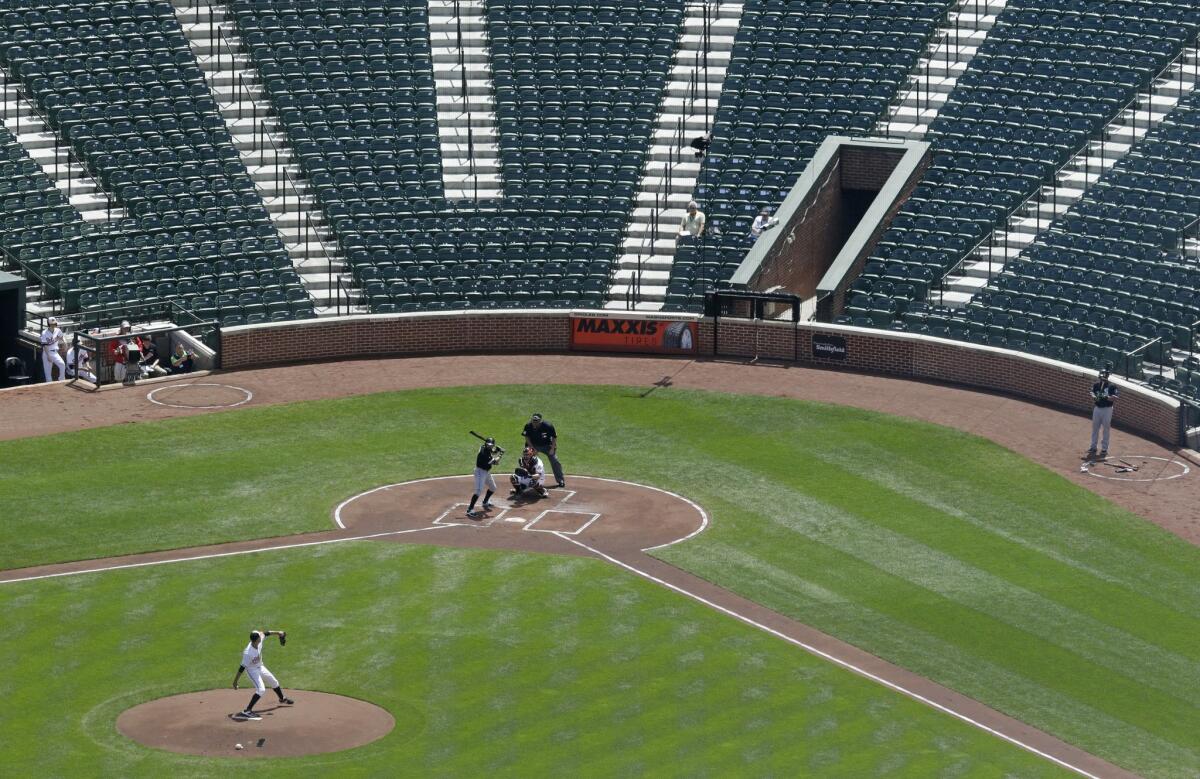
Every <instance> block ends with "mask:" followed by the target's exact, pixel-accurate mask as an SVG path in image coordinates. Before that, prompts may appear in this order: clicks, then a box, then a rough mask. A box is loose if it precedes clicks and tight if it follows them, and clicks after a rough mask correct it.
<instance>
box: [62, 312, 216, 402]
mask: <svg viewBox="0 0 1200 779" xmlns="http://www.w3.org/2000/svg"><path fill="white" fill-rule="evenodd" d="M134 339H137V341H135V340H134ZM148 341H152V342H153V343H154V345H155V347H156V349H157V352H158V355H159V360H158V366H157V367H156V366H151V365H143V364H142V363H141V360H142V357H143V356H144V355H143V352H142V350H141V348H137V349H135V348H133V347H134V345H135V343H138V342H140V343H143V344H144V343H146V342H148ZM220 343H221V333H220V325H219V324H218V323H217V322H215V321H208V322H205V321H198V322H196V323H194V324H186V325H184V324H167V323H164V324H162V325H148V326H142V327H139V328H138V329H136V330H134V331H133V332H130V333H120V332H115V333H114V332H102V331H96V330H93V331H91V332H88V331H86V330H76V331H75V332H74V333H72V334H71V349H70V350H69V352H68V355H69V358H70V359H69V364H68V366H67V370H68V372H69V374H70V375H71V377H72V378H71V379H70V382H69V384H70V386H73V387H77V388H80V389H86V390H92V391H95V390H98V389H100V387H102V386H104V385H106V384H113V383H123V384H126V385H131V384H134V383H136V382H138V381H140V380H144V379H151V378H157V377H161V376H167V375H180V374H182V373H183V371H181V370H176V369H175V368H174V367H173V366H172V365H171V355H172V354H173V353H174V352H175V350H176V346H177V345H180V344H182V345H183V347H184V352H185V353H186V354H187V355H188V356H189V358H190V360H191V362H190V369H189V370H188V372H195V371H202V370H203V371H207V370H213V369H216V368H219V367H220V366H221V357H220V354H221V352H220Z"/></svg>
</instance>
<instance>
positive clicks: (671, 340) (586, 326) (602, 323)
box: [569, 316, 699, 354]
mask: <svg viewBox="0 0 1200 779" xmlns="http://www.w3.org/2000/svg"><path fill="white" fill-rule="evenodd" d="M569 321H570V326H571V349H572V350H574V351H588V352H650V353H652V354H695V353H696V347H697V345H698V343H697V342H698V341H699V339H698V337H697V331H696V323H695V322H694V321H690V322H684V321H671V320H665V319H640V318H632V317H606V316H573V317H571V319H570V320H569Z"/></svg>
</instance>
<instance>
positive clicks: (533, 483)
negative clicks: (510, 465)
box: [513, 457, 546, 490]
mask: <svg viewBox="0 0 1200 779" xmlns="http://www.w3.org/2000/svg"><path fill="white" fill-rule="evenodd" d="M525 470H529V469H528V468H526V469H525ZM513 475H514V476H516V477H517V487H519V488H520V489H523V490H524V489H528V488H530V487H544V486H546V466H544V465H542V460H541V458H540V457H534V458H533V473H532V474H531V475H529V476H518V475H517V474H515V473H514V474H513Z"/></svg>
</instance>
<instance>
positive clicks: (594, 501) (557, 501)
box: [334, 474, 708, 554]
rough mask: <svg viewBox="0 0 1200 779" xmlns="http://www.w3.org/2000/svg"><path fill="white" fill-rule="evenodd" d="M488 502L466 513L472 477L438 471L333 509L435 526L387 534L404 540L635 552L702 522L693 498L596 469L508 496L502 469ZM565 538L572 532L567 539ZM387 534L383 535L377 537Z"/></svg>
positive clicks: (359, 521)
mask: <svg viewBox="0 0 1200 779" xmlns="http://www.w3.org/2000/svg"><path fill="white" fill-rule="evenodd" d="M496 477H497V478H496V481H497V485H498V486H500V488H501V489H500V490H499V491H498V492H497V495H495V496H493V497H492V507H491V508H490V509H488V510H484V509H483V508H482V502H483V499H482V496H480V500H479V502H478V503H477V504H476V509H477V510H478V511H477V513H478V516H476V517H468V516H467V504H468V502H469V501H470V500H471V491H472V489H473V488H474V481H473V479H472V478H471V477H469V476H444V477H439V478H432V479H421V480H418V481H411V482H404V483H401V484H389V485H387V486H385V487H378V488H376V489H373V490H370V491H369V492H365V493H362V494H361V495H356V496H354V497H353V498H350V499H349V500H347V501H345V502H344V503H342V504H341V505H340V506H338V507H337V509H336V510H335V512H334V521H335V523H336V524H338V525H339V526H340V527H343V528H348V529H350V530H352V531H353V532H354V533H356V534H359V533H379V532H387V531H397V530H416V529H419V528H438V532H436V533H415V534H407V535H403V536H389V537H388V538H390V539H394V540H396V541H403V542H405V543H430V544H440V545H443V546H447V545H449V546H473V547H486V548H493V549H515V550H518V551H523V552H557V553H561V554H587V553H588V551H587V550H586V549H585V548H583V547H581V546H579V545H577V544H576V543H574V541H579V542H582V543H584V544H586V545H587V546H589V547H592V548H594V549H599V550H602V551H604V552H606V553H608V554H628V553H634V552H637V553H640V552H642V551H643V550H647V549H656V548H660V547H663V546H668V545H670V544H674V543H678V542H680V541H683V540H686V539H688V538H691V537H692V536H694V535H696V534H697V533H699V532H700V531H702V530H703V529H704V528H705V527H707V526H708V516H707V515H706V514H705V513H704V510H703V509H701V508H700V507H699V506H698V505H696V504H695V503H693V502H692V501H690V500H688V499H687V498H684V497H681V496H679V495H676V494H674V493H671V492H667V491H665V490H660V489H658V488H656V487H647V486H644V485H641V484H634V483H632V482H626V481H619V480H615V479H604V478H599V477H594V476H571V477H570V478H569V479H568V482H567V486H566V487H562V488H551V489H549V490H548V494H547V496H546V497H539V496H538V495H537V494H536V493H534V492H533V491H531V490H526V491H525V492H524V493H523V494H522V496H519V497H517V498H513V499H509V498H507V497H504V496H507V495H508V492H509V490H508V484H507V483H503V484H501V482H507V475H506V474H497V475H496ZM568 539H571V540H568ZM383 540H388V539H383Z"/></svg>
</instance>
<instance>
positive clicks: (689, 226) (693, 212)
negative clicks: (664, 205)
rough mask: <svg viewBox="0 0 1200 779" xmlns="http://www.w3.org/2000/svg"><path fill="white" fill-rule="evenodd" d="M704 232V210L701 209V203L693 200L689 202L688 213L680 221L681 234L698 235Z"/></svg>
mask: <svg viewBox="0 0 1200 779" xmlns="http://www.w3.org/2000/svg"><path fill="white" fill-rule="evenodd" d="M703 232H704V212H703V211H701V210H700V205H699V204H698V203H697V202H696V201H695V200H693V201H691V202H690V203H688V204H687V213H686V214H684V215H683V219H682V220H680V222H679V234H680V235H691V236H698V235H700V234H701V233H703Z"/></svg>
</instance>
